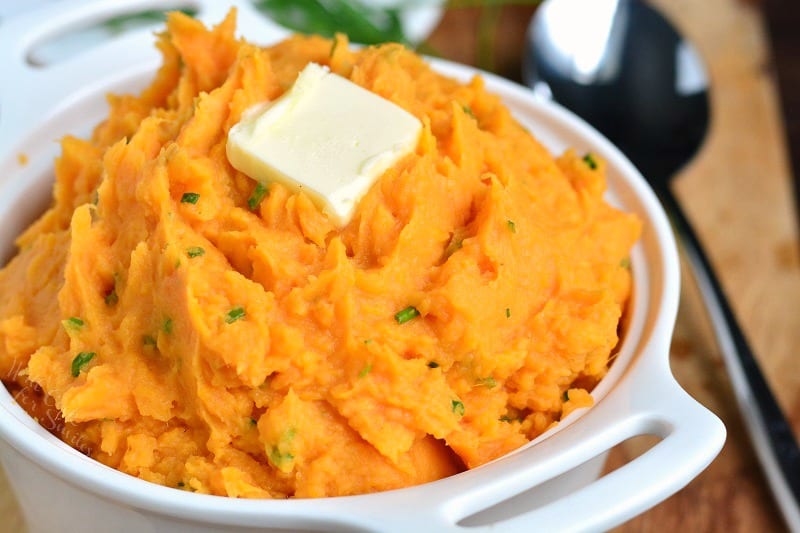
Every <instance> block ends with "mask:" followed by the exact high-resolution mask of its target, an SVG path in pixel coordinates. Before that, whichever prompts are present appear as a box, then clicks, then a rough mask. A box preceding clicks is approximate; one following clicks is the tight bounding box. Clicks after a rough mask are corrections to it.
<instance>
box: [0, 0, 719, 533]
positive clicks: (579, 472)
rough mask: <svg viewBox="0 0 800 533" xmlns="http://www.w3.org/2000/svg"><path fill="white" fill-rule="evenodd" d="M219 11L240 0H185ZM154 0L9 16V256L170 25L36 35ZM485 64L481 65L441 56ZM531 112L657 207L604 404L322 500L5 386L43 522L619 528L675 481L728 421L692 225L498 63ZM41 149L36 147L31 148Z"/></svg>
mask: <svg viewBox="0 0 800 533" xmlns="http://www.w3.org/2000/svg"><path fill="white" fill-rule="evenodd" d="M231 3H235V4H237V6H238V7H239V13H240V15H239V17H240V32H241V33H242V34H243V35H244V36H246V37H248V38H250V39H251V40H254V41H256V42H262V43H267V42H271V41H275V40H276V39H278V38H280V37H282V36H283V35H285V30H283V29H280V28H278V27H276V26H274V25H271V24H269V23H268V22H266V21H264V19H263V18H262V17H260V16H257V15H255V14H254V13H252V8H250V7H249V6H248V5H247V4H244V3H242V2H241V0H236V1H234V2H231ZM168 5H170V6H175V5H177V6H187V5H188V6H192V7H194V8H195V9H197V10H198V11H199V17H200V18H201V19H204V20H206V22H216V21H219V20H221V19H222V17H223V16H224V13H225V12H226V10H227V7H228V5H229V3H226V5H223V3H222V2H215V1H213V0H184V1H182V2H174V3H171V4H168ZM163 6H164V3H163V2H158V1H153V0H119V1H115V2H106V1H103V0H90V1H85V2H75V1H74V0H73V1H70V2H62V3H59V4H55V5H52V6H47V7H46V8H44V9H43V10H40V11H37V12H33V13H30V14H26V15H22V16H19V17H16V18H12V19H9V20H7V21H4V24H3V25H2V26H0V72H2V76H3V78H4V79H3V82H2V84H0V91H2V93H0V260H2V261H3V262H5V261H7V260H8V258H9V257H10V256H11V255H12V254H13V252H14V249H13V241H14V238H15V237H16V236H17V235H18V234H19V233H20V232H21V231H22V230H23V229H24V228H25V227H26V226H27V225H28V224H29V223H30V222H31V221H32V220H33V219H34V218H35V217H36V216H37V215H38V214H39V213H41V212H42V210H43V209H44V207H45V206H46V204H47V202H48V201H49V199H50V195H51V187H52V177H51V176H52V161H53V157H54V156H55V155H56V153H57V149H58V146H57V144H56V142H55V141H56V140H57V139H58V138H60V137H61V136H62V135H64V134H65V133H77V134H87V133H88V132H89V131H90V128H91V126H92V125H93V124H95V123H97V122H98V121H99V120H100V119H101V118H102V117H103V115H104V114H105V113H106V112H107V109H106V105H105V100H104V94H105V93H107V92H131V91H136V90H139V89H140V88H142V87H144V86H145V85H146V83H147V81H148V80H149V79H150V77H151V76H152V74H153V72H154V70H155V68H156V67H157V64H158V61H159V57H158V55H157V53H156V52H155V50H154V49H153V47H152V44H151V43H152V40H153V39H152V36H151V35H149V34H143V33H135V34H131V35H126V36H124V37H121V38H119V39H117V40H115V41H112V42H108V43H105V44H104V45H103V46H101V47H98V48H96V49H93V50H90V51H88V52H86V53H84V54H83V55H81V56H79V57H75V58H73V59H70V60H68V61H64V62H61V63H59V64H57V65H53V66H50V67H48V68H43V69H41V68H40V69H37V68H34V67H32V66H30V65H29V64H28V63H27V62H26V59H25V58H26V57H27V54H28V53H29V51H30V50H31V49H32V47H34V46H36V45H37V44H38V43H41V42H43V41H44V40H45V39H48V38H50V37H52V36H54V35H57V34H58V33H60V32H63V31H67V30H69V29H70V28H75V27H78V26H80V25H83V24H86V23H88V22H98V21H101V20H103V19H104V18H107V17H109V16H113V15H116V14H120V13H123V12H126V11H129V10H139V9H143V8H154V7H163ZM433 64H434V65H435V67H436V68H437V69H438V70H440V71H441V72H443V73H445V74H447V75H450V76H453V77H456V78H460V79H462V80H466V79H469V78H470V77H472V76H473V75H474V74H475V71H474V70H473V69H471V68H468V67H464V66H460V65H455V64H452V63H447V62H442V61H433ZM484 76H485V79H486V84H487V86H488V88H489V89H490V90H491V91H493V92H495V93H497V94H499V95H501V96H502V98H503V100H504V101H505V103H506V104H507V105H508V106H509V107H510V108H511V110H512V111H513V113H514V114H515V115H516V117H517V118H518V119H519V120H520V121H521V122H522V123H523V124H524V125H525V126H526V127H528V128H529V129H530V131H532V132H534V134H535V135H536V136H537V137H538V138H539V139H540V140H541V141H543V142H544V143H545V144H546V145H547V146H548V147H550V148H551V149H552V150H553V151H555V152H561V151H562V150H564V149H565V148H567V147H575V148H577V149H578V150H579V151H589V150H591V151H592V152H595V153H598V154H599V155H601V156H602V157H603V158H604V159H606V161H607V162H608V178H609V185H610V191H609V200H610V201H612V202H613V203H615V204H617V205H620V206H622V207H623V208H624V209H626V210H628V211H632V212H635V213H637V214H638V215H639V216H640V217H641V218H642V220H643V221H644V233H643V235H642V238H641V241H640V242H639V243H638V244H637V245H636V247H635V249H634V251H633V254H632V268H633V273H634V296H633V304H632V312H631V314H630V322H629V325H628V327H627V330H626V332H625V334H624V340H623V343H622V346H621V349H620V353H619V356H618V358H617V360H616V362H615V363H614V365H613V366H612V368H611V371H610V372H609V374H608V376H607V377H606V378H605V379H604V380H603V381H602V382H601V383H600V384H599V385H598V386H597V387H596V389H595V390H594V392H593V396H594V398H595V401H596V404H595V406H594V407H592V408H590V409H588V410H584V411H581V412H575V413H572V414H571V415H570V416H568V417H567V418H566V419H565V420H564V421H562V422H561V423H560V424H559V425H558V426H557V427H556V428H554V429H553V430H551V431H549V432H548V433H546V434H544V435H542V436H541V437H540V438H538V439H537V440H536V441H534V442H532V443H530V444H529V445H527V446H524V447H523V448H521V449H519V450H517V451H515V452H513V453H511V454H509V455H507V456H505V457H503V458H500V459H498V460H496V461H494V462H492V463H490V464H487V465H484V466H482V467H480V468H477V469H474V470H471V471H467V472H463V473H461V474H458V475H455V476H452V477H450V478H446V479H443V480H439V481H436V482H434V483H428V484H425V485H420V486H417V487H412V488H408V489H402V490H396V491H389V492H384V493H378V494H370V495H363V496H352V497H342V498H323V499H315V500H281V501H275V500H257V501H253V500H236V499H231V498H221V497H216V496H206V495H199V494H194V493H190V492H185V491H179V490H175V489H170V488H167V487H162V486H158V485H153V484H151V483H148V482H145V481H142V480H140V479H137V478H133V477H130V476H127V475H125V474H122V473H120V472H118V471H115V470H112V469H110V468H107V467H105V466H103V465H101V464H99V463H97V462H95V461H93V460H91V459H89V458H87V457H85V456H84V455H82V454H80V453H79V452H77V451H75V450H73V449H72V448H70V447H69V446H67V445H66V444H64V443H62V442H61V441H59V440H58V439H56V438H55V437H53V436H52V435H50V434H49V433H48V432H47V431H45V430H44V429H43V428H42V427H41V426H39V425H38V424H37V423H36V422H35V421H34V420H33V419H32V418H31V417H29V416H28V415H27V414H26V413H25V411H24V410H23V409H22V408H20V407H19V406H18V405H17V404H16V403H15V402H14V400H13V399H12V398H11V396H10V395H9V394H8V393H7V391H6V390H5V389H4V388H2V387H0V462H1V463H2V465H3V467H4V468H5V470H6V473H7V476H8V478H9V481H10V483H11V485H12V487H13V489H14V491H15V493H16V495H17V497H18V500H19V503H20V505H21V507H22V509H23V512H24V514H25V518H26V520H27V523H28V526H29V528H30V530H31V531H43V532H50V531H83V532H88V531H108V530H114V531H130V532H136V533H140V532H150V531H186V532H189V531H192V532H198V531H201V532H211V531H215V532H218V531H219V532H221V531H225V532H239V531H254V530H256V529H258V530H261V531H263V530H279V529H292V530H298V529H300V530H319V531H339V530H357V531H410V530H418V531H433V530H435V531H445V530H452V531H480V530H482V529H487V528H492V529H493V530H494V531H506V530H508V531H517V530H523V529H524V530H532V529H537V530H541V531H554V530H558V531H570V530H602V529H607V528H609V527H613V526H614V525H616V524H619V523H621V522H623V521H625V520H627V519H628V518H630V517H632V516H634V515H636V514H638V513H641V512H643V511H644V510H646V509H648V508H649V507H652V506H653V505H655V504H656V503H658V502H660V501H661V500H663V499H665V498H666V497H668V496H669V495H671V494H673V493H674V492H676V491H677V490H679V489H680V488H682V487H683V486H684V485H685V484H686V483H688V482H689V481H690V480H691V479H692V478H693V477H695V476H696V475H697V474H698V473H699V472H700V471H701V470H702V469H703V468H705V467H706V466H707V465H708V463H709V462H710V461H711V460H712V459H713V458H714V457H715V456H716V454H717V453H718V452H719V450H720V448H721V447H722V444H723V441H724V439H725V430H724V427H723V426H722V424H721V422H720V421H719V420H718V419H717V418H716V417H715V416H714V415H712V414H711V413H710V412H709V411H707V410H706V409H705V408H703V407H702V406H701V405H699V404H698V403H697V402H695V401H694V400H693V399H691V398H690V397H689V396H688V395H687V394H686V393H685V392H684V391H683V390H682V389H681V388H680V387H679V386H678V384H677V383H676V382H675V381H674V379H673V378H672V375H671V373H670V369H669V363H668V352H669V350H668V348H669V342H670V338H671V334H672V328H673V325H674V320H675V314H676V310H677V303H678V293H679V269H678V258H677V253H676V248H675V243H674V240H673V237H672V234H671V232H670V228H669V225H668V222H667V219H666V217H665V215H664V213H663V211H662V210H661V207H660V205H659V204H658V202H657V201H656V199H655V197H654V195H653V193H652V191H651V190H650V188H649V187H648V186H647V185H646V183H645V181H644V180H643V178H642V177H641V176H640V175H639V173H638V172H637V171H636V170H635V169H634V167H633V166H632V165H631V163H630V162H628V160H627V159H625V157H624V156H622V154H621V153H620V152H619V151H618V150H617V149H616V148H615V147H614V146H612V145H611V144H610V143H609V142H608V141H607V140H606V139H605V138H603V137H602V136H601V135H600V134H598V133H597V132H596V131H595V130H593V129H592V128H590V127H589V126H587V125H586V124H585V123H584V122H582V121H581V120H580V119H578V118H576V117H575V116H573V115H572V114H570V113H569V112H567V111H565V110H563V109H561V108H559V107H557V106H555V105H553V104H551V103H548V102H543V101H539V100H537V99H535V98H534V97H533V96H532V94H531V92H530V91H528V90H526V89H524V88H522V87H519V86H517V85H515V84H512V83H510V82H508V81H506V80H503V79H501V78H498V77H495V76H491V75H488V74H485V75H484ZM20 153H22V154H25V155H26V156H27V158H28V162H27V164H22V163H21V162H20V161H19V159H18V154H20ZM638 435H653V436H655V437H657V438H658V439H660V440H659V442H658V443H657V444H656V445H655V446H653V447H652V448H651V449H649V450H648V451H647V452H645V453H644V454H643V455H641V456H639V457H638V458H636V459H634V460H633V461H631V462H630V463H628V464H626V465H624V466H622V467H621V468H619V469H617V470H615V471H614V472H612V473H610V474H606V475H604V476H602V477H599V478H598V475H599V473H600V468H601V467H602V465H603V460H604V457H605V454H606V453H607V451H608V450H609V449H610V448H612V447H613V446H615V445H616V444H618V443H620V442H623V441H625V440H626V439H628V438H632V437H635V436H638Z"/></svg>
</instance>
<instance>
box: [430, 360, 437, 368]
mask: <svg viewBox="0 0 800 533" xmlns="http://www.w3.org/2000/svg"><path fill="white" fill-rule="evenodd" d="M428 368H439V363H437V362H436V361H431V362H429V363H428Z"/></svg>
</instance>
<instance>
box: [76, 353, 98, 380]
mask: <svg viewBox="0 0 800 533" xmlns="http://www.w3.org/2000/svg"><path fill="white" fill-rule="evenodd" d="M95 355H96V354H95V353H94V352H81V353H79V354H78V355H76V356H75V359H73V360H72V366H71V367H70V370H71V372H72V377H74V378H77V377H78V376H79V375H80V373H81V370H83V369H84V368H85V367H86V365H88V364H89V361H91V360H92V359H93V358H94V356H95Z"/></svg>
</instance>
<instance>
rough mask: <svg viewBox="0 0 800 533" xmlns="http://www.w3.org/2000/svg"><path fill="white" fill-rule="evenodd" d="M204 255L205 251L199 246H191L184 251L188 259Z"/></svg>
mask: <svg viewBox="0 0 800 533" xmlns="http://www.w3.org/2000/svg"><path fill="white" fill-rule="evenodd" d="M205 253H206V251H205V250H203V249H202V248H201V247H199V246H191V247H189V248H187V249H186V255H188V256H189V257H200V256H201V255H205Z"/></svg>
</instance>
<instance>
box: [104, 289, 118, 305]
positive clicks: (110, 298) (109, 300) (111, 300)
mask: <svg viewBox="0 0 800 533" xmlns="http://www.w3.org/2000/svg"><path fill="white" fill-rule="evenodd" d="M103 301H104V302H105V303H106V305H107V306H109V307H110V306H112V305H116V304H117V302H119V296H117V288H116V287H114V288H112V289H111V292H109V293H108V294H106V295H105V298H103Z"/></svg>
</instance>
